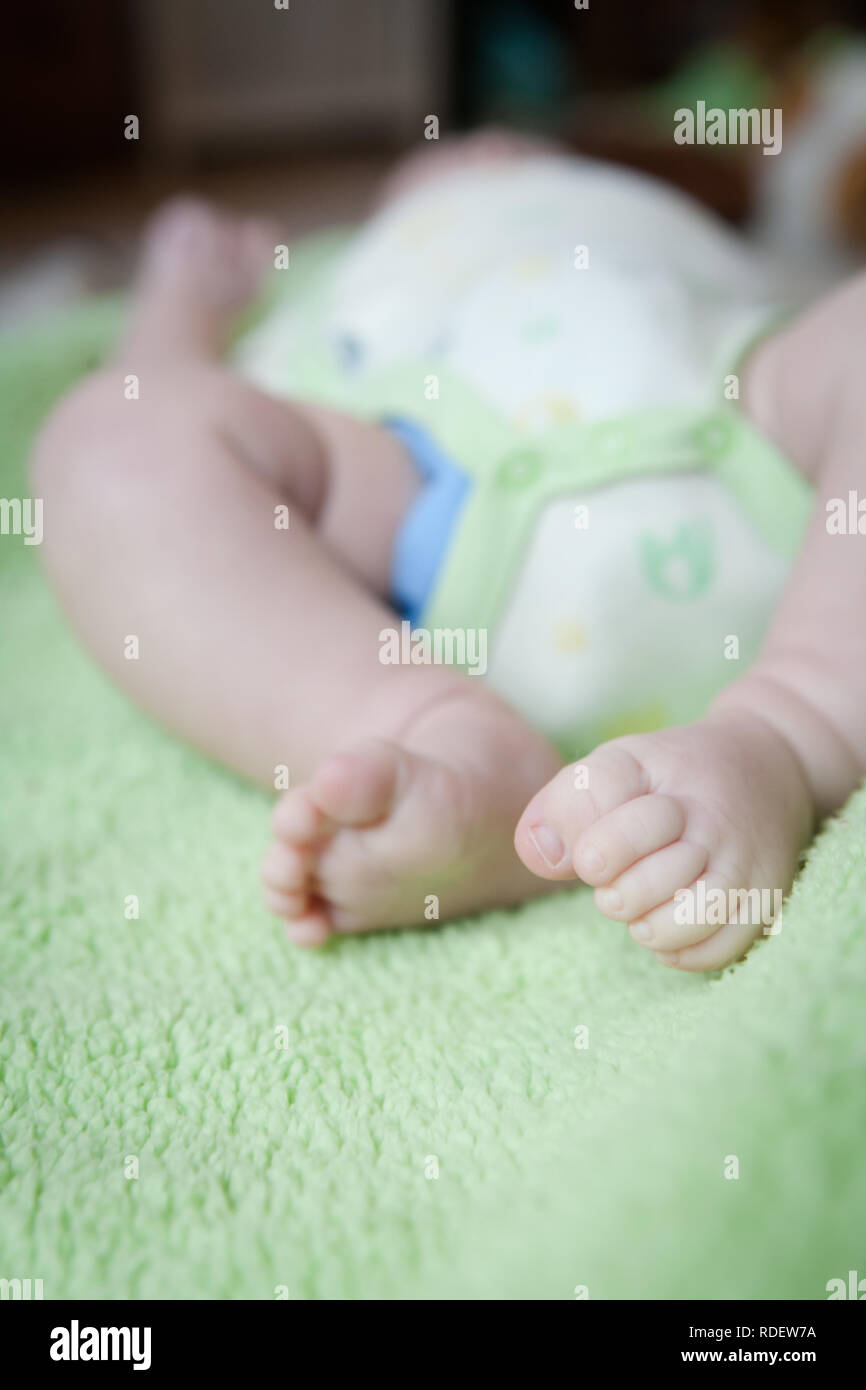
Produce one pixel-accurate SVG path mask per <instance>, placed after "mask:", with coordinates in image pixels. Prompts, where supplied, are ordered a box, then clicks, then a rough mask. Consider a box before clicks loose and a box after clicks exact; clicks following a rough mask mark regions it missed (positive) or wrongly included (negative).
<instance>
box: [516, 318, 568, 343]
mask: <svg viewBox="0 0 866 1390" xmlns="http://www.w3.org/2000/svg"><path fill="white" fill-rule="evenodd" d="M561 332H562V319H561V318H559V316H558V315H557V314H543V315H541V316H540V317H539V318H537V319H527V320H526V322H525V323H522V324H521V325H520V337H521V339H522V340H523V342H524V343H543V342H546V341H547V340H548V339H550V338H555V337H556V335H557V333H561Z"/></svg>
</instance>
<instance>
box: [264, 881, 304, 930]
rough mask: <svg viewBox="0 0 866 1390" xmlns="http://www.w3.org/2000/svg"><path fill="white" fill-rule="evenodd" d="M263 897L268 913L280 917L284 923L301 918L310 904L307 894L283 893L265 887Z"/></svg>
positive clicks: (276, 889)
mask: <svg viewBox="0 0 866 1390" xmlns="http://www.w3.org/2000/svg"><path fill="white" fill-rule="evenodd" d="M263 897H264V900H265V907H266V908H267V910H268V912H270V913H272V914H273V916H274V917H282V918H283V919H284V921H286V922H289V921H293V920H294V919H295V918H296V917H303V916H304V914H305V913H306V911H307V909H308V907H309V902H310V899H309V895H308V894H307V893H283V892H281V891H280V890H279V889H278V888H268V887H267V886H266V887H265V888H264V891H263Z"/></svg>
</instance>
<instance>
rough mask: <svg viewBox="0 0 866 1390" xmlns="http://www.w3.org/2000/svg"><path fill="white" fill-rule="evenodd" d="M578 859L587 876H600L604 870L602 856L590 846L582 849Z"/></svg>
mask: <svg viewBox="0 0 866 1390" xmlns="http://www.w3.org/2000/svg"><path fill="white" fill-rule="evenodd" d="M578 857H579V859H580V862H581V864H582V865H583V867H584V868H585V869H586V872H587V873H588V874H600V873H601V871H602V869H603V868H604V855H603V854H599V852H598V850H597V849H593V848H592V846H588V847H587V848H586V849H582V850H581V851H580V854H579V856H578Z"/></svg>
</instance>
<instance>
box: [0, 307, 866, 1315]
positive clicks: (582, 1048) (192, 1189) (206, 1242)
mask: <svg viewBox="0 0 866 1390" xmlns="http://www.w3.org/2000/svg"><path fill="white" fill-rule="evenodd" d="M114 315H115V310H114V309H113V308H111V306H108V307H103V306H95V307H93V308H88V309H86V310H81V311H76V312H75V313H74V314H72V315H69V316H67V317H66V318H65V319H64V320H63V321H62V322H61V323H59V324H54V325H52V326H51V328H50V330H48V329H43V330H41V331H31V332H30V333H28V334H26V335H24V336H23V337H19V338H18V340H17V341H16V342H14V343H9V342H7V343H6V344H5V345H4V346H3V347H2V349H0V407H2V422H3V423H2V432H3V435H2V442H3V449H2V462H0V496H2V497H7V498H8V497H20V496H26V495H27V485H26V483H25V481H24V472H23V463H24V458H25V454H26V450H27V446H28V443H29V440H30V439H31V438H32V435H33V431H34V429H35V427H36V425H37V423H38V421H39V419H40V418H41V416H42V415H43V414H44V412H45V411H46V409H47V408H48V407H49V405H50V404H51V402H52V401H53V400H54V399H55V398H56V397H57V395H58V394H59V393H60V392H61V391H62V390H63V389H64V388H65V387H66V386H67V385H68V384H69V383H70V382H71V381H72V380H73V379H74V378H75V377H76V376H77V375H79V374H80V373H81V372H82V370H84V369H85V367H86V366H87V365H88V364H90V363H91V362H92V361H94V360H95V359H96V358H97V357H98V355H99V353H100V351H101V350H102V348H103V346H104V344H105V342H106V340H107V335H108V333H109V330H110V328H111V326H112V322H113V319H114ZM46 523H47V524H50V518H48V517H46ZM0 566H2V574H0V583H2V588H0V604H2V622H0V664H2V684H0V701H2V730H3V736H2V754H0V778H2V782H0V785H2V797H0V820H2V836H0V844H2V865H0V918H2V933H3V935H2V966H0V990H2V1030H0V1067H2V1081H3V1089H2V1093H0V1132H2V1146H0V1277H2V1278H7V1279H11V1278H22V1279H23V1278H40V1279H42V1280H43V1285H44V1295H45V1297H46V1298H59V1297H83V1298H113V1299H126V1298H132V1299H137V1298H221V1299H226V1298H248V1299H272V1298H275V1297H291V1298H301V1299H303V1298H318V1299H327V1298H337V1299H342V1298H352V1299H354V1298H361V1299H364V1298H385V1299H392V1298H432V1299H447V1298H461V1299H462V1298H480V1299H485V1298H491V1299H497V1298H545V1299H547V1298H550V1299H572V1298H574V1297H575V1296H582V1291H588V1296H589V1297H590V1298H593V1299H605V1298H637V1297H650V1298H692V1297H698V1298H737V1297H744V1298H752V1299H763V1298H773V1297H782V1298H807V1299H808V1298H825V1297H826V1293H825V1285H826V1283H827V1281H828V1280H829V1279H832V1278H836V1277H842V1278H845V1277H847V1271H848V1270H849V1269H856V1270H858V1271H859V1272H860V1274H861V1276H863V1275H866V1239H864V1229H863V1225H862V1215H863V1212H864V1210H866V1164H864V1156H863V1147H864V1132H866V1085H864V1063H866V1032H864V1028H863V1005H864V988H866V857H864V840H866V791H861V792H860V793H858V794H857V795H856V796H855V797H854V798H853V799H852V801H851V802H850V804H849V805H848V807H847V808H846V810H845V811H844V813H843V814H842V815H841V816H840V817H838V818H837V819H836V820H835V821H834V822H833V823H832V824H831V825H830V826H829V827H828V828H827V829H826V830H825V831H824V833H823V835H822V836H821V838H820V839H819V840H818V842H817V843H816V845H815V846H814V847H813V850H812V854H811V858H810V860H809V863H808V865H807V867H806V869H805V871H804V873H803V875H802V877H801V879H800V881H799V882H798V884H797V886H796V889H795V892H794V894H793V898H792V901H791V904H790V905H789V906H788V907H786V910H785V915H784V926H783V930H782V932H781V934H780V935H779V936H778V937H777V938H775V939H773V940H770V941H768V942H766V943H764V944H763V945H761V946H760V947H759V948H758V949H757V950H756V951H755V952H754V953H753V955H752V957H751V959H750V960H749V961H748V963H746V964H745V965H741V966H738V967H736V968H734V969H732V970H728V971H726V972H725V973H724V974H722V975H721V976H720V977H718V978H715V979H711V978H705V977H699V978H696V977H693V976H687V975H681V974H676V973H673V972H670V971H666V970H664V969H662V968H661V967H660V966H658V965H657V964H656V962H655V961H654V960H653V958H652V957H651V956H650V955H649V954H648V953H646V952H644V951H641V950H640V949H639V948H638V947H636V946H635V945H634V944H633V943H632V942H631V941H630V940H629V939H628V938H627V936H626V934H625V932H624V931H623V930H622V929H620V928H618V927H616V926H615V925H613V924H612V923H610V922H608V921H606V920H605V919H604V918H602V917H601V916H600V914H598V913H597V912H596V911H595V908H594V906H593V902H592V897H591V894H590V892H589V891H584V890H578V891H575V892H574V893H573V894H572V895H570V896H569V897H567V898H565V899H559V900H555V901H554V900H548V901H546V902H541V903H538V904H534V905H532V906H530V907H526V908H524V909H522V910H520V911H516V912H511V913H505V912H500V913H494V914H490V915H488V916H486V917H483V918H481V919H480V920H475V921H469V922H464V923H460V924H455V925H450V926H445V927H443V928H441V929H437V930H425V931H415V932H404V933H386V934H382V935H378V936H377V935H374V936H371V937H367V938H364V939H357V940H347V941H344V942H342V943H341V944H339V945H338V946H336V947H334V948H333V949H329V950H327V951H325V952H323V953H322V954H304V953H302V952H298V951H294V950H292V949H290V948H289V947H288V946H287V945H286V944H285V942H284V940H283V937H282V934H281V931H280V928H279V925H275V924H274V922H273V921H271V920H270V919H269V918H268V916H267V915H266V914H265V912H264V910H263V909H262V907H261V906H260V902H259V893H258V885H257V862H258V859H259V856H260V853H261V851H262V849H263V847H264V845H265V843H266V839H267V817H268V802H267V799H266V798H265V797H264V796H263V795H262V794H261V793H260V792H258V791H255V790H252V789H250V788H248V787H246V786H243V785H241V784H240V783H239V782H237V781H235V780H234V779H233V778H231V777H230V776H228V775H227V774H225V773H224V772H221V771H220V770H218V769H217V768H215V767H213V766H211V765H209V764H208V763H206V762H205V761H204V760H203V759H201V758H200V757H198V756H197V755H196V754H194V753H193V752H191V751H189V750H188V749H186V748H184V747H182V746H181V745H180V744H178V743H177V742H175V741H173V740H172V739H171V738H169V737H168V736H167V735H165V734H163V733H161V732H159V731H158V730H157V729H156V728H154V727H153V726H152V725H151V724H150V723H148V722H147V721H146V719H145V718H144V717H143V716H142V715H140V714H139V713H138V712H137V711H136V710H135V709H134V708H133V707H132V706H131V705H130V704H128V703H127V702H126V700H124V699H123V698H122V697H121V696H120V695H119V694H117V693H116V692H115V691H114V690H113V689H112V688H111V687H110V686H109V685H108V684H107V682H106V681H105V679H104V678H103V677H102V676H101V675H100V674H99V673H98V672H97V671H96V670H95V669H94V667H93V666H92V665H91V664H90V662H89V660H88V659H87V658H86V657H85V655H84V654H83V653H82V652H81V651H80V650H79V648H78V646H77V644H76V642H75V641H74V640H73V638H72V637H71V636H70V634H69V633H68V631H67V630H66V628H65V626H64V623H63V621H62V619H61V617H60V615H59V614H58V612H57V609H56V607H55V604H54V601H53V599H52V598H51V596H50V595H49V592H48V590H47V588H46V586H45V584H44V582H43V581H42V579H41V577H40V574H39V571H38V564H37V555H36V548H35V547H25V546H24V545H23V541H22V538H21V537H19V536H11V535H3V536H0ZM133 895H134V896H135V897H136V898H137V899H138V902H139V916H138V918H137V919H136V918H135V917H130V916H129V915H128V914H129V913H130V912H131V908H130V907H129V902H130V900H131V898H132V896H133ZM735 1174H738V1175H736V1176H735ZM576 1290H578V1291H580V1292H579V1293H578V1294H577V1295H576V1293H575V1291H576Z"/></svg>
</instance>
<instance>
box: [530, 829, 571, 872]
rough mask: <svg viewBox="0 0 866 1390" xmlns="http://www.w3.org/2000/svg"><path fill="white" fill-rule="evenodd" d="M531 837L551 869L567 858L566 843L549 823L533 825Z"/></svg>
mask: <svg viewBox="0 0 866 1390" xmlns="http://www.w3.org/2000/svg"><path fill="white" fill-rule="evenodd" d="M529 838H530V840H531V841H532V843H533V844H534V845H535V848H536V849H537V850H538V853H539V854H540V855H541V857H542V859H543V860H544V862H545V864H548V865H549V866H550V868H551V869H555V868H556V867H557V865H559V864H561V863H562V861H563V859H564V858H565V845H564V844H563V843H562V840H561V839H560V837H559V836H558V835H557V833H556V831H555V830H552V829H551V827H550V826H549V825H533V826H532V827H531V829H530V831H529Z"/></svg>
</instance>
